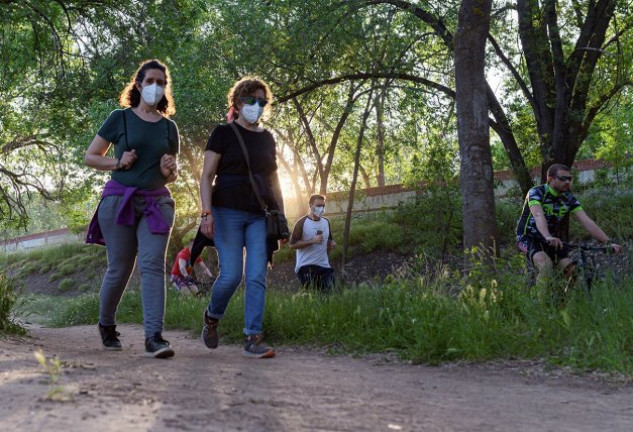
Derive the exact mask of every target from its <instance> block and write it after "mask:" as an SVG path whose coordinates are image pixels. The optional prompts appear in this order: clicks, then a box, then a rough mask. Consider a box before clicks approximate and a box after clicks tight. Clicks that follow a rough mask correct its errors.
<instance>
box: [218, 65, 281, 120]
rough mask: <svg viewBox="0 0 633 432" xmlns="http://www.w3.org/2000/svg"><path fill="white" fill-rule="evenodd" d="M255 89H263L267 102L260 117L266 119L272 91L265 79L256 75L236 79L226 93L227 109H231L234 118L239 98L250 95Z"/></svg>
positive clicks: (237, 112)
mask: <svg viewBox="0 0 633 432" xmlns="http://www.w3.org/2000/svg"><path fill="white" fill-rule="evenodd" d="M257 90H263V91H264V94H265V95H266V100H268V104H266V106H265V107H264V113H263V114H262V118H264V119H266V118H268V116H269V115H270V105H271V102H272V100H273V92H271V91H270V87H268V84H266V81H264V80H263V79H261V78H259V77H256V76H245V77H242V78H241V79H240V80H238V81H237V82H236V83H235V84H233V87H231V90H229V93H228V94H227V95H226V98H227V102H228V105H229V109H233V111H234V112H233V116H234V118H238V117H239V110H238V109H237V105H238V104H239V103H240V98H241V97H244V96H252V95H253V94H254V93H255V92H256V91H257Z"/></svg>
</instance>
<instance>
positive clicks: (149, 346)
mask: <svg viewBox="0 0 633 432" xmlns="http://www.w3.org/2000/svg"><path fill="white" fill-rule="evenodd" d="M174 354H175V353H174V350H173V348H172V347H171V346H169V342H167V341H166V340H165V339H163V335H162V334H161V333H160V332H156V333H154V337H151V338H147V339H145V355H146V356H147V357H154V358H167V357H173V356H174Z"/></svg>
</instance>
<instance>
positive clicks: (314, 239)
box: [290, 234, 323, 249]
mask: <svg viewBox="0 0 633 432" xmlns="http://www.w3.org/2000/svg"><path fill="white" fill-rule="evenodd" d="M322 241H323V234H318V235H316V236H314V237H312V238H311V239H309V240H297V241H296V242H294V243H290V249H303V248H306V247H308V246H310V245H313V244H315V243H321V242H322Z"/></svg>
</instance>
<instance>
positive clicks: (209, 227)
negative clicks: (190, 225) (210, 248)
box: [200, 213, 215, 239]
mask: <svg viewBox="0 0 633 432" xmlns="http://www.w3.org/2000/svg"><path fill="white" fill-rule="evenodd" d="M214 229H215V222H214V221H213V215H212V214H211V213H209V214H208V215H206V216H205V217H203V218H202V220H201V222H200V232H202V234H204V236H205V237H207V238H210V239H212V238H213V230H214Z"/></svg>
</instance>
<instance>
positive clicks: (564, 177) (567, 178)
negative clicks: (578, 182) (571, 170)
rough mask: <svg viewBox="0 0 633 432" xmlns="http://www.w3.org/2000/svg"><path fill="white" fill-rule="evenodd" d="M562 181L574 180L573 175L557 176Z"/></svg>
mask: <svg viewBox="0 0 633 432" xmlns="http://www.w3.org/2000/svg"><path fill="white" fill-rule="evenodd" d="M556 178H557V179H558V180H560V181H572V176H556Z"/></svg>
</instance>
